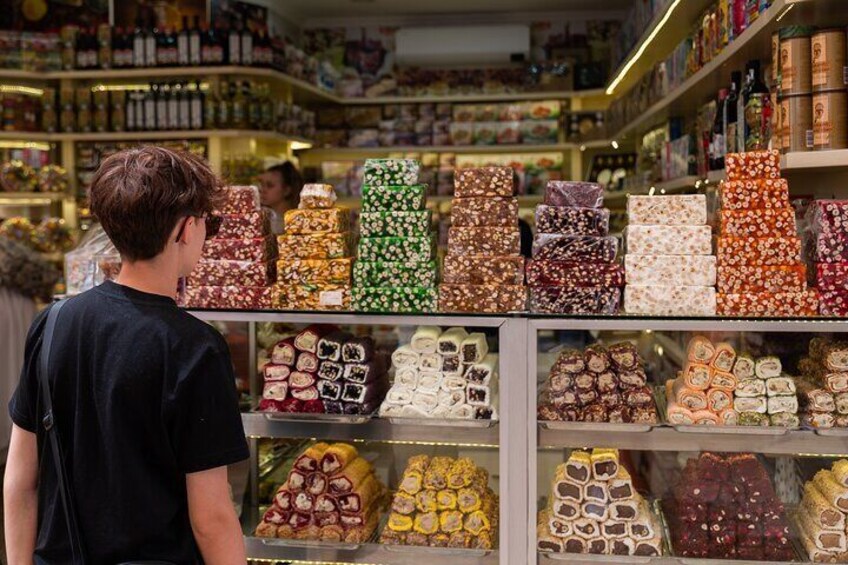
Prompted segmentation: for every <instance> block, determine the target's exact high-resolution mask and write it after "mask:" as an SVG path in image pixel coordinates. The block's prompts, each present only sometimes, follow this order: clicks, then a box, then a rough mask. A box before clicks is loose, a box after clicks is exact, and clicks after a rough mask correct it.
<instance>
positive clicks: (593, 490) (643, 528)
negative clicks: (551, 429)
mask: <svg viewBox="0 0 848 565" xmlns="http://www.w3.org/2000/svg"><path fill="white" fill-rule="evenodd" d="M536 532H537V540H536V547H537V548H538V549H539V551H543V552H553V553H592V554H601V555H639V556H645V557H649V556H655V555H662V552H663V546H662V526H661V525H660V521H659V519H658V518H657V516H656V515H655V514H654V513H653V512H652V511H651V508H650V505H649V504H648V501H647V500H645V499H644V498H643V497H642V495H641V494H639V493H638V492H637V491H636V488H635V487H634V485H633V480H632V479H631V477H630V473H629V472H628V470H627V469H626V468H625V466H624V465H623V463H622V462H621V461H620V459H619V452H618V450H617V449H594V450H592V451H591V452H589V451H583V450H579V449H577V450H574V451H572V452H571V455H570V456H569V458H568V461H566V462H565V463H563V464H561V465H559V466H558V467H557V469H556V475H555V476H554V480H553V484H552V485H551V492H550V496H549V497H548V505H547V508H545V509H544V510H542V511H541V512H539V517H538V525H537V530H536Z"/></svg>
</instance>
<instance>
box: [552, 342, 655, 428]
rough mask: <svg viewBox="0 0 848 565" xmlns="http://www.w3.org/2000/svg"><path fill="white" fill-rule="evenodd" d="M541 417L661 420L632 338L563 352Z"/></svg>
mask: <svg viewBox="0 0 848 565" xmlns="http://www.w3.org/2000/svg"><path fill="white" fill-rule="evenodd" d="M538 417H539V420H548V421H566V422H611V423H618V424H621V423H639V424H656V423H657V422H658V421H659V417H658V415H657V407H656V403H655V401H654V394H653V390H652V389H651V386H650V384H649V382H648V377H647V375H646V374H645V369H644V367H643V364H642V360H641V358H640V357H639V353H638V351H637V350H636V347H635V346H634V345H633V344H632V343H630V342H621V343H616V344H613V345H610V346H609V347H605V346H603V345H602V344H600V343H596V344H594V345H590V346H589V347H587V348H586V349H584V350H583V351H577V350H572V349H569V350H565V351H563V352H562V353H560V355H559V357H558V358H557V360H556V362H555V363H554V365H553V367H551V371H550V375H549V376H548V380H547V382H546V383H545V387H544V389H543V391H542V396H541V398H540V401H539V409H538Z"/></svg>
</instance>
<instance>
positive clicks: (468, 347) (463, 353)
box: [459, 332, 489, 363]
mask: <svg viewBox="0 0 848 565" xmlns="http://www.w3.org/2000/svg"><path fill="white" fill-rule="evenodd" d="M488 353H489V344H488V342H487V341H486V334H484V333H481V332H473V333H470V334H468V335H467V336H466V337H465V338H464V339H463V340H462V343H461V344H460V346H459V355H460V357H461V358H462V362H463V363H479V362H480V361H482V360H483V359H484V358H485V357H486V355H487V354H488Z"/></svg>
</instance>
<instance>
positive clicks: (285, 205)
mask: <svg viewBox="0 0 848 565" xmlns="http://www.w3.org/2000/svg"><path fill="white" fill-rule="evenodd" d="M293 208H297V204H295V205H292V203H291V202H289V201H287V200H283V201H281V202H278V203H276V204H275V205H273V206H271V209H272V210H274V212H276V213H277V215H279V216H280V217H281V218H282V217H283V216H285V215H286V212H288V211H289V210H292V209H293Z"/></svg>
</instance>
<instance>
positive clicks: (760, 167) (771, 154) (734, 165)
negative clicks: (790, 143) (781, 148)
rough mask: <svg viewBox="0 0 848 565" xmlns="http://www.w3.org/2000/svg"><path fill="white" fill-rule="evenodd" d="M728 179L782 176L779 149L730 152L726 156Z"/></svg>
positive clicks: (775, 177) (774, 177)
mask: <svg viewBox="0 0 848 565" xmlns="http://www.w3.org/2000/svg"><path fill="white" fill-rule="evenodd" d="M725 170H726V172H727V180H731V181H734V180H747V179H777V178H780V153H779V152H778V151H773V150H770V151H749V152H747V153H728V154H727V156H726V157H725Z"/></svg>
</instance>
